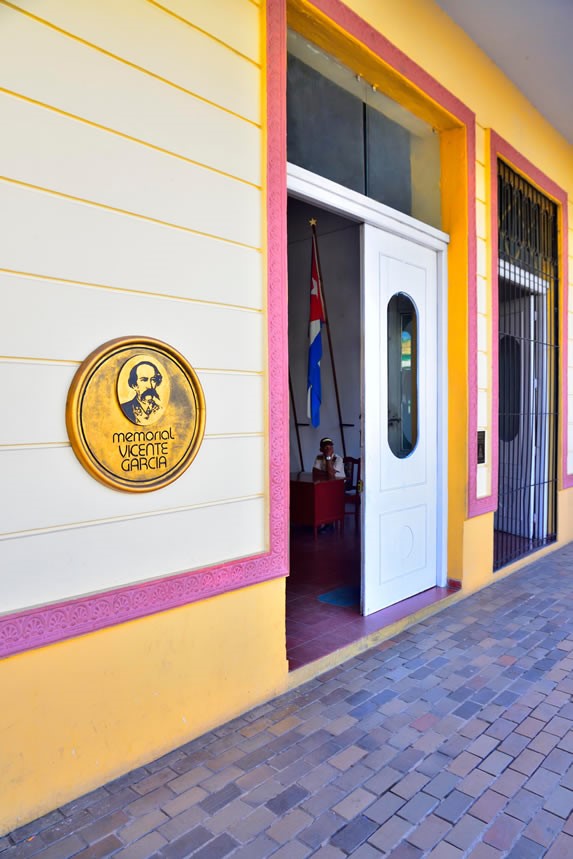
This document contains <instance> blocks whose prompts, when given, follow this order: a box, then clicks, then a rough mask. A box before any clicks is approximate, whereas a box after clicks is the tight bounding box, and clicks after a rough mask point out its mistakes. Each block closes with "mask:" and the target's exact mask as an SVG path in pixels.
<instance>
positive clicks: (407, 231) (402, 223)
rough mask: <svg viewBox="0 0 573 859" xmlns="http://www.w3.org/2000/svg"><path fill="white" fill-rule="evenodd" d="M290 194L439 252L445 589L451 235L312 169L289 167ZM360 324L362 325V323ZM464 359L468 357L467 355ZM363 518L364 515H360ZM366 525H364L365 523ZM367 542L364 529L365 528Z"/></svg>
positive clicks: (440, 569) (439, 494)
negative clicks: (448, 258) (449, 261)
mask: <svg viewBox="0 0 573 859" xmlns="http://www.w3.org/2000/svg"><path fill="white" fill-rule="evenodd" d="M287 193H288V194H289V195H290V196H292V197H296V198H298V199H300V200H304V201H305V202H308V203H316V204H317V205H320V206H322V207H323V208H324V209H328V210H329V211H331V212H335V213H336V214H338V215H342V216H344V217H347V218H350V219H352V220H355V221H357V222H358V223H365V224H369V225H370V226H373V227H377V228H378V229H380V230H383V231H384V232H387V233H391V234H393V235H397V236H400V237H402V238H404V239H408V240H410V241H413V242H415V243H416V244H419V245H422V246H423V247H425V248H429V249H430V250H434V251H435V252H436V265H437V296H436V297H437V302H438V306H437V328H438V330H437V338H438V378H437V403H436V407H437V424H438V428H437V434H438V466H437V475H436V484H437V485H436V503H437V511H436V584H437V585H438V586H439V587H445V586H446V584H447V580H448V573H447V568H448V563H447V561H448V558H447V554H448V553H447V548H448V267H447V248H448V243H449V241H450V237H449V236H448V234H447V233H444V232H442V230H438V229H436V228H435V227H431V226H429V225H428V224H424V223H423V222H422V221H418V220H416V218H412V217H411V216H410V215H404V214H403V213H402V212H398V211H396V210H395V209H391V208H390V206H385V205H384V204H383V203H378V202H377V201H376V200H372V199H370V198H369V197H365V196H364V195H363V194H359V193H358V192H357V191H352V190H351V189H349V188H345V187H344V186H343V185H339V184H338V183H337V182H332V181H331V180H330V179H325V178H324V177H322V176H318V175H317V174H315V173H311V172H310V171H309V170H305V169H304V168H302V167H298V166H297V165H295V164H291V163H290V162H289V163H287ZM360 262H361V272H360V284H361V286H360V299H361V305H363V302H364V250H363V249H361V260H360ZM361 326H362V323H361ZM362 335H363V331H362V327H361V338H360V340H361V367H362V369H361V379H360V384H361V396H362V391H363V390H364V349H363V344H364V338H363V336H362ZM464 358H465V356H464ZM362 516H364V512H363V511H362ZM362 524H363V523H362ZM361 533H362V539H363V540H364V536H365V535H364V528H363V527H362V531H361Z"/></svg>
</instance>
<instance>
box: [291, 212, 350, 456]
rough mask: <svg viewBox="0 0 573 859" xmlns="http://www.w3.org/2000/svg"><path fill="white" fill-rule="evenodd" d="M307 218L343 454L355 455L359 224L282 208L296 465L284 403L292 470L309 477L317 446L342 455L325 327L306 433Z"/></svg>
mask: <svg viewBox="0 0 573 859" xmlns="http://www.w3.org/2000/svg"><path fill="white" fill-rule="evenodd" d="M310 218H316V219H317V222H318V223H317V237H318V252H319V256H320V263H321V269H322V279H323V292H324V297H325V303H326V310H327V314H328V320H329V325H330V334H331V339H332V347H333V353H334V364H335V368H336V377H337V381H338V391H339V395H340V409H341V413H342V420H343V423H345V424H351V426H348V427H344V437H345V441H346V452H347V454H348V456H356V457H358V456H360V385H361V377H360V353H361V349H360V342H361V340H360V329H361V324H360V314H361V305H360V225H359V224H357V223H355V222H353V221H350V220H348V219H346V218H342V217H340V216H339V215H335V214H333V213H332V212H328V211H326V210H324V209H321V208H320V207H318V206H314V205H309V204H307V203H305V202H302V201H301V200H295V199H293V198H289V205H288V283H289V314H288V326H289V334H288V341H289V370H290V378H291V384H292V390H293V393H294V403H295V409H296V415H297V418H298V421H299V423H302V424H306V425H305V426H300V427H299V433H300V442H301V447H302V452H303V465H304V467H302V466H301V463H300V457H299V452H298V446H297V441H296V431H295V422H294V415H293V409H292V400H291V415H290V467H291V471H301V470H304V471H310V470H311V469H312V464H313V461H314V457H315V456H316V454H317V453H318V449H319V441H320V439H321V438H322V437H323V436H325V435H328V436H331V438H332V439H333V440H334V446H335V450H336V452H337V453H339V454H340V455H341V456H342V439H341V434H340V428H339V422H338V413H337V408H336V396H335V391H334V378H333V373H332V357H331V354H330V350H329V347H328V336H327V331H326V327H324V326H323V329H322V348H323V357H322V362H321V370H322V372H321V381H322V407H321V411H320V426H318V427H316V428H315V427H312V426H311V425H310V422H309V420H308V417H307V393H306V380H307V367H308V323H309V303H310V264H311V248H312V232H311V227H310V225H309V220H310Z"/></svg>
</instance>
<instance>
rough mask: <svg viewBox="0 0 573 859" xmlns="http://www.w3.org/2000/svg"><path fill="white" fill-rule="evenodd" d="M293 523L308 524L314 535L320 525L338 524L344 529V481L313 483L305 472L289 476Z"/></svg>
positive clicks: (310, 475)
mask: <svg viewBox="0 0 573 859" xmlns="http://www.w3.org/2000/svg"><path fill="white" fill-rule="evenodd" d="M290 521H291V524H293V525H309V526H311V527H312V528H314V536H315V537H316V532H317V529H318V526H319V525H326V524H328V523H329V522H336V523H337V524H338V526H339V528H340V531H343V530H344V480H342V479H336V480H314V479H313V476H312V474H309V473H307V472H305V471H299V472H294V473H293V474H291V476H290Z"/></svg>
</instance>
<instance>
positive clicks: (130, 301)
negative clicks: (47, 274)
mask: <svg viewBox="0 0 573 859" xmlns="http://www.w3.org/2000/svg"><path fill="white" fill-rule="evenodd" d="M0 304H2V305H3V306H4V307H7V306H10V307H11V308H12V310H11V313H10V314H7V313H5V314H2V315H1V316H0V342H2V344H3V350H5V352H6V354H7V355H11V356H14V357H19V356H21V357H25V358H51V359H53V360H68V361H69V360H72V361H83V359H84V358H85V357H86V356H87V355H88V353H89V352H91V351H92V350H93V349H95V348H96V347H97V346H98V345H100V344H101V343H103V342H106V341H107V340H111V339H113V338H114V337H123V336H127V335H134V334H135V335H141V336H154V337H157V338H159V339H160V340H165V341H166V342H168V343H170V344H171V345H172V346H174V347H175V348H176V349H179V351H181V352H183V353H184V354H185V355H186V356H187V358H188V359H189V360H190V361H191V363H192V364H193V365H194V366H197V367H204V368H211V367H212V368H219V369H225V370H232V369H235V370H251V371H261V370H262V369H263V351H262V346H263V342H262V338H263V330H262V329H263V325H264V319H263V317H262V314H260V313H256V312H254V311H248V310H235V309H230V308H226V307H217V306H214V305H207V304H193V303H192V302H182V301H171V300H169V299H165V298H157V297H155V296H148V295H132V294H130V293H122V292H116V291H110V290H105V289H94V288H92V287H86V286H76V285H70V284H64V283H57V282H47V281H42V280H37V279H34V278H24V277H18V276H15V275H8V274H1V273H0ZM14 318H16V319H26V325H25V326H22V327H16V326H14V324H13V320H14ZM48 319H49V320H50V323H49V325H48V324H46V320H48ZM71 320H73V324H70V321H71ZM214 331H218V332H219V336H213V332H214ZM54 405H55V404H54ZM63 405H64V404H62V403H59V404H58V406H59V407H61V408H63Z"/></svg>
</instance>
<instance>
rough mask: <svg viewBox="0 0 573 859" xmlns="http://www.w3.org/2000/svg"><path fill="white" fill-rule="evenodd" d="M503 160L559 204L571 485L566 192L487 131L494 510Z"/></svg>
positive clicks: (568, 477) (564, 478) (568, 479)
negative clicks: (499, 194)
mask: <svg viewBox="0 0 573 859" xmlns="http://www.w3.org/2000/svg"><path fill="white" fill-rule="evenodd" d="M498 157H500V158H503V160H504V161H507V162H508V164H510V165H511V166H512V167H515V169H516V170H518V171H519V172H520V173H523V174H524V176H525V177H526V178H527V179H529V181H530V182H532V183H533V184H534V185H536V186H537V187H538V188H539V189H540V190H541V191H543V193H544V194H547V196H549V197H551V198H552V199H553V200H555V202H556V203H557V204H558V205H559V207H560V211H561V222H560V234H561V248H560V258H561V265H560V272H559V281H560V284H561V291H560V295H559V299H560V302H561V310H560V314H559V316H560V319H562V320H563V325H562V330H561V331H560V338H561V340H560V343H559V347H560V350H561V438H562V444H561V451H562V454H561V455H562V470H561V486H562V488H563V489H566V488H569V487H570V486H573V474H568V473H567V424H568V394H567V366H568V342H567V335H568V331H567V326H568V319H569V316H568V313H569V271H568V210H567V193H566V192H565V191H564V190H563V189H562V188H561V187H560V186H559V185H557V184H556V183H555V182H554V181H553V180H552V179H550V178H549V176H546V175H545V173H542V172H541V170H539V169H538V168H537V167H536V166H535V165H534V164H532V163H531V161H528V159H527V158H525V157H524V156H523V155H521V153H519V152H518V151H517V149H515V148H514V147H513V146H511V144H509V143H508V142H507V141H506V140H504V139H503V137H500V135H499V134H497V133H496V132H495V131H493V130H492V131H490V146H489V167H490V171H489V172H490V188H489V193H490V234H491V284H492V287H491V290H492V322H491V325H492V328H491V342H492V365H493V366H492V371H493V372H492V414H491V419H492V420H491V427H492V439H491V446H492V496H491V504H492V506H491V509H492V510H495V509H496V508H497V495H498V476H499V426H498V421H497V416H498V409H499V373H498V358H499V355H498V344H499V314H498V265H499V258H498V238H497V203H498V200H497V166H496V165H497V159H498Z"/></svg>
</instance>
